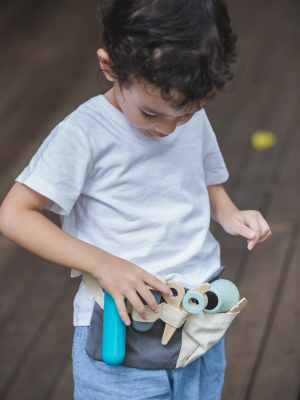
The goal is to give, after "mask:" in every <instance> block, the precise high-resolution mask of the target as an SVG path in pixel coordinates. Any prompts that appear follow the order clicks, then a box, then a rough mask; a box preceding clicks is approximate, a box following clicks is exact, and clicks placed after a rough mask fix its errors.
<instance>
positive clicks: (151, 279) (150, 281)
mask: <svg viewBox="0 0 300 400" xmlns="http://www.w3.org/2000/svg"><path fill="white" fill-rule="evenodd" d="M144 281H145V283H146V284H147V285H149V286H150V287H152V288H153V289H155V290H158V291H159V292H162V293H163V294H165V295H166V296H169V297H172V296H173V292H172V290H171V289H170V288H169V286H168V285H166V284H165V283H163V282H162V281H161V280H160V279H158V278H157V277H156V276H154V275H152V274H150V273H148V272H146V271H145V279H144Z"/></svg>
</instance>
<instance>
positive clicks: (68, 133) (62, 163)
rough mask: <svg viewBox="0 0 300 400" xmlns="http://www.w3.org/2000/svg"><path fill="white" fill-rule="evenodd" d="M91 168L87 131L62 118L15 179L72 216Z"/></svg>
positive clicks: (57, 210)
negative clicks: (71, 212)
mask: <svg viewBox="0 0 300 400" xmlns="http://www.w3.org/2000/svg"><path fill="white" fill-rule="evenodd" d="M91 167H92V157H91V152H90V147H89V142H88V139H87V137H86V134H85V133H84V132H82V131H81V130H80V129H78V128H77V127H76V126H75V125H73V124H71V123H69V122H65V121H63V122H61V123H60V124H58V125H57V126H56V127H55V128H54V129H53V131H52V132H51V133H50V135H49V136H48V137H47V138H46V139H45V140H44V142H43V143H42V145H41V146H40V148H39V149H38V151H37V152H36V154H35V155H34V156H33V157H32V159H31V161H30V163H29V165H28V166H27V167H26V168H25V169H24V170H23V171H22V173H21V174H20V175H19V176H18V177H17V178H16V179H15V181H17V182H20V183H22V184H24V185H26V186H28V187H30V188H31V189H33V190H35V191H36V192H38V193H40V194H42V195H43V196H45V197H48V198H49V199H50V201H49V203H48V204H47V205H46V207H45V208H46V209H47V210H49V211H53V212H55V213H56V214H61V215H69V213H70V211H71V209H72V207H73V206H74V204H75V202H76V200H77V199H78V197H79V196H80V193H81V192H82V189H83V186H84V183H85V180H86V178H87V176H88V174H89V172H90V170H91Z"/></svg>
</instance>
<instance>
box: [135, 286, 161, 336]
mask: <svg viewBox="0 0 300 400" xmlns="http://www.w3.org/2000/svg"><path fill="white" fill-rule="evenodd" d="M150 292H151V293H152V294H153V296H154V298H155V300H156V302H157V304H160V301H161V296H162V293H161V292H159V291H158V290H150ZM131 325H132V327H133V329H134V330H136V331H138V332H146V331H149V330H150V329H151V328H152V326H153V325H154V322H146V321H145V322H140V321H135V320H134V319H132V321H131Z"/></svg>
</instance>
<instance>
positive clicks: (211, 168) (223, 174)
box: [202, 110, 229, 186]
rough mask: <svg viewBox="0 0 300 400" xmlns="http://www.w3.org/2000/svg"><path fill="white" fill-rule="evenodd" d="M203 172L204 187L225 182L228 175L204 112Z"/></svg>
mask: <svg viewBox="0 0 300 400" xmlns="http://www.w3.org/2000/svg"><path fill="white" fill-rule="evenodd" d="M202 111H203V113H204V135H203V170H204V180H205V184H206V186H211V185H218V184H220V183H224V182H226V181H227V179H228V177H229V174H228V171H227V168H226V165H225V162H224V159H223V156H222V153H221V151H220V148H219V145H218V142H217V138H216V135H215V133H214V131H213V129H212V126H211V124H210V122H209V120H208V118H207V116H206V113H205V111H204V110H202Z"/></svg>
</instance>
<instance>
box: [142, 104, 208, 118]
mask: <svg viewBox="0 0 300 400" xmlns="http://www.w3.org/2000/svg"><path fill="white" fill-rule="evenodd" d="M139 107H140V108H141V109H142V110H143V111H147V112H150V113H152V114H156V115H162V116H164V117H173V115H166V114H160V113H158V112H157V111H154V110H151V108H148V107H144V106H143V107H142V106H139ZM202 108H203V107H200V108H199V109H198V110H196V111H194V112H197V111H200V110H202ZM190 114H192V113H190Z"/></svg>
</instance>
